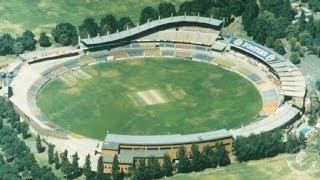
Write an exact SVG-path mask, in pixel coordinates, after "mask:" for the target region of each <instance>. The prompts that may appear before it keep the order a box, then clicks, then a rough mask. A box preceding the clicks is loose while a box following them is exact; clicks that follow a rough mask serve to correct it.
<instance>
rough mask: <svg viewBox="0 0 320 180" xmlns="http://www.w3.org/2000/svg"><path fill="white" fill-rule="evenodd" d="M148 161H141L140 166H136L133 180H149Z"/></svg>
mask: <svg viewBox="0 0 320 180" xmlns="http://www.w3.org/2000/svg"><path fill="white" fill-rule="evenodd" d="M146 169H147V167H146V161H145V159H139V164H138V165H137V166H136V168H135V170H134V173H133V179H137V180H138V179H148V175H147V173H146Z"/></svg>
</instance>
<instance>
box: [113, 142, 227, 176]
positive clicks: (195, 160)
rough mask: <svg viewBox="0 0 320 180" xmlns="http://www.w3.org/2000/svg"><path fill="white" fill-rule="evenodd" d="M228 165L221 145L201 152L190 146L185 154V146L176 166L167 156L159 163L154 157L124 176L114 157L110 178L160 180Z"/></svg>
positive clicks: (142, 162) (144, 159)
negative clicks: (175, 173)
mask: <svg viewBox="0 0 320 180" xmlns="http://www.w3.org/2000/svg"><path fill="white" fill-rule="evenodd" d="M230 163H231V161H230V159H229V156H228V152H227V150H226V149H225V147H224V145H223V144H222V143H218V144H217V146H216V147H215V148H213V147H211V146H205V147H204V148H203V150H202V151H200V150H199V147H198V145H196V144H192V146H191V150H190V152H187V149H186V147H185V146H181V147H179V149H178V152H177V163H176V165H173V162H172V160H171V158H170V157H169V155H168V154H165V155H164V157H163V158H162V160H161V163H160V161H159V159H158V158H156V157H148V158H141V159H138V161H137V162H136V163H135V165H134V166H131V167H130V168H129V173H128V174H124V173H123V172H122V171H121V170H120V167H119V160H118V156H117V155H116V156H114V158H113V163H112V171H111V174H110V177H111V178H112V179H116V180H119V179H124V177H125V176H129V177H131V178H132V179H137V180H147V179H160V178H162V177H164V176H166V177H169V176H172V175H173V174H174V172H177V173H189V172H193V171H196V172H198V171H203V170H204V169H207V168H216V167H218V166H220V167H221V166H227V165H229V164H230Z"/></svg>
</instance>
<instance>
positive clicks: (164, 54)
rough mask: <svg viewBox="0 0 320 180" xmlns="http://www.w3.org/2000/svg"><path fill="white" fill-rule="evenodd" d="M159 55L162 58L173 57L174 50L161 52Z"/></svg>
mask: <svg viewBox="0 0 320 180" xmlns="http://www.w3.org/2000/svg"><path fill="white" fill-rule="evenodd" d="M161 55H162V56H174V50H171V49H165V50H161Z"/></svg>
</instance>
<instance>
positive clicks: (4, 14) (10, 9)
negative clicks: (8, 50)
mask: <svg viewBox="0 0 320 180" xmlns="http://www.w3.org/2000/svg"><path fill="white" fill-rule="evenodd" d="M164 1H166V0H139V1H135V0H7V1H4V0H3V1H1V3H0V34H2V33H4V32H9V33H11V34H16V33H21V32H23V30H25V29H31V30H33V31H34V32H36V33H37V34H39V33H40V32H41V31H43V30H45V31H50V30H51V29H52V27H54V26H55V25H56V24H57V23H60V22H70V23H72V24H74V25H76V26H78V25H79V24H80V23H81V22H82V21H83V20H84V19H85V18H87V17H93V18H95V19H97V20H98V19H100V18H101V17H102V16H104V15H106V14H108V13H113V14H114V15H115V16H117V17H122V16H129V17H131V18H132V19H133V20H135V21H136V20H137V19H138V18H139V14H140V11H141V9H142V8H143V7H145V6H154V7H156V6H158V4H159V3H160V2H164ZM183 1H184V0H171V1H170V2H172V3H175V4H176V5H178V4H180V3H181V2H183Z"/></svg>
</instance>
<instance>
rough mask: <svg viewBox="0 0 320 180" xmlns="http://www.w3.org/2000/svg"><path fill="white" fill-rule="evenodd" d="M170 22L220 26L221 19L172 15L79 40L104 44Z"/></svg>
mask: <svg viewBox="0 0 320 180" xmlns="http://www.w3.org/2000/svg"><path fill="white" fill-rule="evenodd" d="M172 23H199V24H207V25H211V26H220V25H222V23H223V21H221V20H218V19H213V18H208V17H200V16H186V15H185V16H174V17H168V18H164V19H158V20H155V21H151V22H148V23H145V24H143V25H140V26H137V27H134V28H131V29H127V30H124V31H121V32H118V33H113V34H109V35H105V36H98V37H93V38H86V39H81V42H82V43H84V44H85V45H96V44H104V43H111V42H114V41H118V40H121V39H124V38H127V37H131V36H133V35H136V34H139V33H141V32H145V31H147V30H149V29H153V28H156V27H159V26H163V25H167V24H172Z"/></svg>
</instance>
